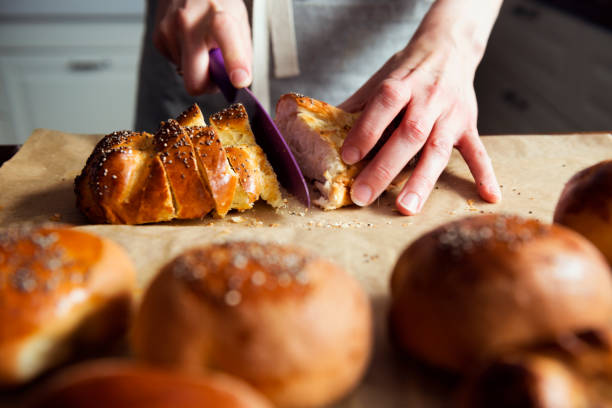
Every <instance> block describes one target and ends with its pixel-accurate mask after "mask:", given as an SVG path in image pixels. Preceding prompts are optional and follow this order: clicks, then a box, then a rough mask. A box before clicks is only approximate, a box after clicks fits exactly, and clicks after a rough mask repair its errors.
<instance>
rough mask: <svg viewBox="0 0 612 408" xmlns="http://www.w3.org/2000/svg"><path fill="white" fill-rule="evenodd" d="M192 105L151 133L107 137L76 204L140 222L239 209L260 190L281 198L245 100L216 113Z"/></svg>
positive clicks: (112, 218)
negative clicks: (204, 112) (207, 116)
mask: <svg viewBox="0 0 612 408" xmlns="http://www.w3.org/2000/svg"><path fill="white" fill-rule="evenodd" d="M210 121H211V125H210V126H206V122H205V121H204V117H203V115H202V112H201V110H200V108H199V107H198V106H197V105H195V104H194V105H193V106H191V107H190V108H189V109H188V110H187V111H185V112H183V113H182V114H181V115H179V116H178V117H177V118H176V119H170V120H168V121H167V122H162V124H161V126H160V129H159V130H158V131H157V133H156V134H155V135H152V134H150V133H147V132H131V131H120V132H114V133H111V134H110V135H107V136H105V137H104V138H103V139H102V140H101V141H100V142H99V143H98V144H97V145H96V147H95V148H94V151H93V152H92V154H91V156H90V157H89V158H88V160H87V163H86V164H85V168H84V169H83V171H82V172H81V174H80V175H79V176H77V178H76V179H75V193H76V196H77V207H78V208H79V210H80V211H81V212H82V213H83V214H84V215H85V216H86V217H87V218H89V220H91V221H92V222H96V223H111V224H145V223H151V222H160V221H169V220H172V219H175V218H176V219H192V218H202V217H204V216H206V215H207V214H209V213H210V212H214V214H215V215H216V216H218V217H223V216H225V215H226V214H227V212H228V211H230V210H231V209H236V210H239V211H244V210H247V209H249V208H252V207H253V204H254V203H255V201H257V200H258V199H259V198H260V197H261V198H263V199H264V200H265V201H267V202H268V203H269V204H270V205H272V206H273V207H280V206H282V205H283V198H282V195H281V192H280V187H279V184H278V181H277V179H276V175H275V174H274V171H273V170H272V167H271V166H270V163H269V162H268V160H267V158H266V156H265V154H264V152H263V150H262V149H261V148H260V147H259V146H258V145H257V143H256V142H255V137H254V136H253V132H252V131H251V128H250V125H249V121H248V116H247V114H246V111H245V109H244V106H242V105H240V104H236V105H232V106H230V107H229V108H227V109H225V110H223V111H222V112H219V113H216V114H214V115H213V116H212V117H211V118H210Z"/></svg>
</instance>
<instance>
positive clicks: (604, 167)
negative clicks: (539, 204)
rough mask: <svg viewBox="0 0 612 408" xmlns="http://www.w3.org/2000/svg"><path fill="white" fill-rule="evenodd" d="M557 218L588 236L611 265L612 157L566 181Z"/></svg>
mask: <svg viewBox="0 0 612 408" xmlns="http://www.w3.org/2000/svg"><path fill="white" fill-rule="evenodd" d="M554 221H555V222H556V223H558V224H561V225H565V226H566V227H569V228H571V229H573V230H575V231H577V232H579V233H580V234H582V235H583V236H585V237H586V238H587V239H589V240H590V241H591V242H592V243H593V244H594V245H595V246H596V247H597V248H598V249H599V250H600V251H601V252H602V253H603V254H604V256H605V257H606V259H607V260H608V263H609V264H610V266H612V160H606V161H602V162H600V163H597V164H595V165H593V166H591V167H588V168H586V169H584V170H581V171H580V172H578V173H576V174H575V175H574V176H573V177H572V178H571V179H570V180H569V181H568V182H567V184H566V185H565V188H564V189H563V192H562V193H561V196H560V197H559V202H558V203H557V207H556V209H555V215H554Z"/></svg>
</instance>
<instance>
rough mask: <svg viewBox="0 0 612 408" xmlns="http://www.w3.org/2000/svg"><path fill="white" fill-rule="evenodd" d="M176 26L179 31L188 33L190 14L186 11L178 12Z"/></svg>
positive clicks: (175, 20) (175, 19) (175, 15)
mask: <svg viewBox="0 0 612 408" xmlns="http://www.w3.org/2000/svg"><path fill="white" fill-rule="evenodd" d="M174 25H175V27H176V28H177V29H179V30H182V31H186V30H188V29H189V26H190V23H189V14H188V11H187V10H186V9H180V10H177V12H176V13H175V14H174Z"/></svg>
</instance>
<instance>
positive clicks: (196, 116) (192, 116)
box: [176, 103, 206, 128]
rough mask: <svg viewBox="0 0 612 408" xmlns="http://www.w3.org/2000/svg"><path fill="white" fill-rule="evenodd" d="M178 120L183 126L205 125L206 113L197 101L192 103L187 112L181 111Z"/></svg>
mask: <svg viewBox="0 0 612 408" xmlns="http://www.w3.org/2000/svg"><path fill="white" fill-rule="evenodd" d="M176 121H177V122H178V124H179V125H181V126H183V127H186V128H187V127H204V126H206V121H204V115H202V111H201V110H200V107H199V106H198V104H197V103H194V104H193V105H191V106H190V107H189V108H188V109H187V110H186V111H185V112H183V113H181V114H180V115H179V116H178V117H177V118H176Z"/></svg>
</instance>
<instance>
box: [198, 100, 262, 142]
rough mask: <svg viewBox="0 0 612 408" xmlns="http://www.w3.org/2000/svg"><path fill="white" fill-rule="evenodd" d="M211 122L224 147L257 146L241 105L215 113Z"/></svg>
mask: <svg viewBox="0 0 612 408" xmlns="http://www.w3.org/2000/svg"><path fill="white" fill-rule="evenodd" d="M209 121H210V123H211V126H212V127H213V128H215V130H216V131H217V133H218V134H219V137H220V138H221V143H223V146H226V147H228V146H235V145H254V144H257V143H256V142H255V136H254V135H253V131H252V130H251V125H250V124H249V117H248V115H247V112H246V109H245V108H244V106H243V105H241V104H239V103H237V104H234V105H231V106H229V107H228V108H226V109H223V110H222V111H221V112H217V113H215V114H214V115H212V116H211V117H210V118H209Z"/></svg>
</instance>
